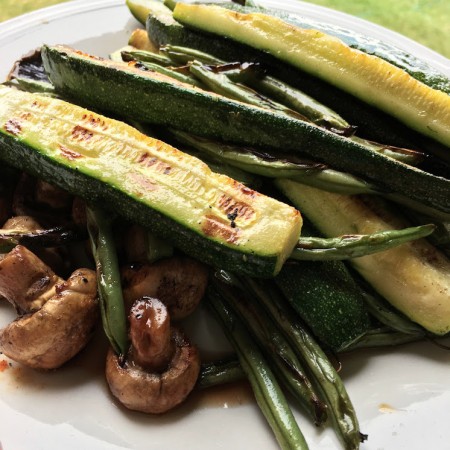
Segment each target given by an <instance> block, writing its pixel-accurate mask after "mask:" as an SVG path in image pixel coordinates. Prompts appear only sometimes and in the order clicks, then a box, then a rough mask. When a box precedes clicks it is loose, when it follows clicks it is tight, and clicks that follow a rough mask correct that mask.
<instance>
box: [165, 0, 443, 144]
mask: <svg viewBox="0 0 450 450" xmlns="http://www.w3.org/2000/svg"><path fill="white" fill-rule="evenodd" d="M173 17H174V18H175V20H178V21H180V22H181V23H182V24H185V25H188V26H191V27H193V28H195V29H200V30H203V31H206V32H209V33H213V34H216V35H219V36H222V37H226V38H229V39H233V40H236V41H238V42H241V43H244V44H247V45H250V46H252V47H255V48H256V49H258V50H262V51H266V52H268V53H270V54H272V55H274V56H276V57H277V58H279V59H281V60H282V61H284V62H286V63H288V64H292V65H293V66H294V67H296V68H298V69H301V70H304V71H306V72H308V73H310V74H312V75H315V76H318V77H320V78H321V79H323V80H324V81H326V82H328V83H330V84H332V85H334V86H336V87H337V88H339V89H342V90H344V91H346V92H348V93H350V94H351V95H354V96H356V97H358V98H360V99H361V100H363V101H364V102H366V103H368V104H370V105H373V106H375V107H377V108H379V109H381V110H382V111H384V112H386V113H388V114H390V115H392V116H394V117H396V118H397V119H398V120H400V121H401V122H403V123H405V124H406V125H407V126H409V127H411V128H413V129H415V130H417V131H419V132H420V133H422V134H424V135H425V136H428V137H430V138H432V139H435V140H436V141H438V142H440V143H442V144H444V145H446V146H450V96H449V95H448V94H446V93H444V92H442V91H439V90H436V89H433V88H430V87H429V86H427V85H425V84H423V83H422V82H419V81H417V80H416V79H414V78H413V77H412V76H410V75H409V74H407V73H406V72H405V71H404V70H402V69H399V68H398V67H396V66H393V65H392V64H390V63H388V62H387V61H385V60H382V59H381V58H378V57H376V56H372V55H368V54H366V53H363V52H360V51H358V50H355V49H352V48H351V47H349V46H347V45H345V44H344V43H343V42H342V41H340V40H339V39H337V38H335V37H332V36H329V35H326V34H324V33H322V32H320V31H317V30H310V29H302V28H298V27H294V26H293V25H291V24H289V23H287V22H284V21H282V20H280V19H278V18H276V17H272V16H268V15H266V14H261V13H252V14H241V13H237V12H235V11H230V10H228V9H225V8H221V7H219V6H214V5H192V4H184V3H177V5H176V6H175V9H174V11H173Z"/></svg>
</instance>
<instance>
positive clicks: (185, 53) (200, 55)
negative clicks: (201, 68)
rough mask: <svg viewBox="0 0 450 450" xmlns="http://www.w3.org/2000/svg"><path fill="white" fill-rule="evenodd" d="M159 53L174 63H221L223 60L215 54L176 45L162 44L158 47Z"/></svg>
mask: <svg viewBox="0 0 450 450" xmlns="http://www.w3.org/2000/svg"><path fill="white" fill-rule="evenodd" d="M159 51H160V53H161V54H163V55H166V56H167V57H168V58H170V59H171V60H172V61H173V62H174V63H175V64H181V65H185V64H188V63H189V62H191V61H194V60H195V61H199V62H201V63H204V64H222V63H223V61H222V60H220V59H218V58H216V57H215V56H212V55H209V54H208V53H204V52H202V51H200V50H195V49H193V48H189V47H180V46H177V45H170V44H167V45H164V46H163V47H161V48H160V49H159Z"/></svg>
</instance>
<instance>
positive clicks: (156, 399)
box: [106, 297, 200, 414]
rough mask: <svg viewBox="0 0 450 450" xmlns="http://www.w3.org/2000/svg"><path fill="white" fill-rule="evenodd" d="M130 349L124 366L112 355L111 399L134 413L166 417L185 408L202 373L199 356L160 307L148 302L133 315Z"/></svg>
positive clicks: (141, 302)
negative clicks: (184, 404) (114, 399)
mask: <svg viewBox="0 0 450 450" xmlns="http://www.w3.org/2000/svg"><path fill="white" fill-rule="evenodd" d="M129 321H130V339H131V346H130V350H129V351H128V354H127V355H126V358H125V360H124V361H122V360H121V358H120V357H119V356H118V355H117V354H116V353H114V351H113V350H112V349H110V350H109V352H108V355H107V359H106V379H107V381H108V385H109V388H110V390H111V393H112V394H113V395H114V397H116V398H117V399H118V400H119V401H120V403H122V404H123V405H124V406H126V407H127V408H129V409H132V410H134V411H140V412H144V413H148V414H161V413H164V412H166V411H168V410H170V409H172V408H174V407H175V406H177V405H179V404H180V403H182V402H183V401H184V400H185V399H186V397H187V396H188V394H189V393H190V392H191V391H192V389H193V388H194V386H195V383H196V381H197V378H198V375H199V372H200V358H199V353H198V350H197V348H196V347H195V346H193V345H192V344H191V343H190V342H189V340H188V339H187V338H186V337H185V336H184V334H183V332H182V331H181V330H180V329H179V328H176V327H172V326H170V317H169V314H168V312H167V308H166V306H165V305H164V303H162V302H161V301H159V300H157V299H155V298H151V297H143V298H141V299H139V300H136V301H135V303H134V304H133V306H132V308H131V311H130V315H129Z"/></svg>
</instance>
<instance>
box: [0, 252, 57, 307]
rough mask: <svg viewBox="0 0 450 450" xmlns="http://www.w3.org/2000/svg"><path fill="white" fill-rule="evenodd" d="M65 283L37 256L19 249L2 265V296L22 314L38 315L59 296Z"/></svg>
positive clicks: (0, 266) (0, 282) (0, 285)
mask: <svg viewBox="0 0 450 450" xmlns="http://www.w3.org/2000/svg"><path fill="white" fill-rule="evenodd" d="M62 281H63V279H62V278H60V277H59V276H58V275H56V274H55V273H54V272H53V270H52V269H50V267H48V266H47V265H46V264H45V263H44V262H43V261H42V260H41V259H39V258H38V257H37V256H36V255H35V254H34V253H33V252H31V251H30V250H28V249H27V248H26V247H24V246H22V245H17V246H16V247H14V248H13V249H12V250H11V251H10V252H9V253H7V254H6V255H5V257H4V258H3V259H2V260H1V261H0V296H2V297H4V298H6V300H8V301H9V302H10V303H11V304H12V305H13V306H14V307H15V308H16V310H17V312H18V314H23V313H28V312H33V311H37V310H38V309H40V308H41V307H42V306H43V305H44V304H45V303H46V302H47V300H48V299H49V298H51V297H52V296H53V295H55V293H56V285H57V284H58V283H61V282H62Z"/></svg>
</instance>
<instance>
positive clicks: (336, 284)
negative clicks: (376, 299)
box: [275, 261, 370, 351]
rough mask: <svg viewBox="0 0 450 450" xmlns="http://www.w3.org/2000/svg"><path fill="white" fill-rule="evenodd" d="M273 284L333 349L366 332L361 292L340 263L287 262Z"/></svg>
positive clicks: (366, 325)
mask: <svg viewBox="0 0 450 450" xmlns="http://www.w3.org/2000/svg"><path fill="white" fill-rule="evenodd" d="M275 281H276V283H277V285H278V287H279V288H280V290H281V291H282V292H283V294H284V296H285V297H286V298H287V299H288V300H289V302H290V303H291V305H292V307H293V308H294V309H295V310H296V311H297V313H298V314H299V315H300V317H301V318H302V319H303V320H304V321H305V322H306V323H307V324H308V326H309V327H310V328H311V330H312V331H313V333H314V335H315V336H316V337H317V338H318V339H319V341H320V342H321V343H322V344H324V345H326V346H328V347H331V348H332V349H333V350H335V351H341V350H343V349H344V348H346V347H347V346H348V345H350V344H351V342H352V341H354V340H355V339H357V338H358V337H359V336H361V335H362V334H364V333H365V332H366V331H367V330H368V329H369V326H370V321H369V315H368V312H367V309H366V307H365V304H364V301H363V297H362V293H361V291H360V289H359V287H358V285H357V284H356V283H355V281H354V280H353V278H352V277H351V275H350V274H349V272H348V270H347V269H346V268H345V266H344V265H343V263H342V262H339V261H314V262H310V261H296V262H292V263H289V262H288V263H286V264H285V265H284V267H283V269H282V270H281V272H280V273H279V274H278V275H277V276H276V277H275Z"/></svg>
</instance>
